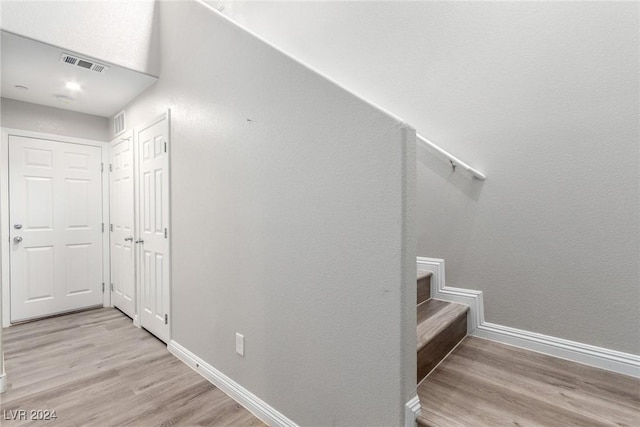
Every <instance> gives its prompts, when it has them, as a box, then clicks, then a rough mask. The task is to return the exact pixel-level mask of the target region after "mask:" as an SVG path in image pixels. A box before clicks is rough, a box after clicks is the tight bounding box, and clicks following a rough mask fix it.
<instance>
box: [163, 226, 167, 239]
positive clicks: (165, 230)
mask: <svg viewBox="0 0 640 427" xmlns="http://www.w3.org/2000/svg"><path fill="white" fill-rule="evenodd" d="M164 238H165V239H166V238H167V229H166V228H165V229H164Z"/></svg>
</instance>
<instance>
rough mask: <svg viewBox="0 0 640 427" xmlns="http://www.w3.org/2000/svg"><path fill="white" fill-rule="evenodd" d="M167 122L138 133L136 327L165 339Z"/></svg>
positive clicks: (167, 200) (167, 208)
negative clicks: (137, 315) (137, 308)
mask: <svg viewBox="0 0 640 427" xmlns="http://www.w3.org/2000/svg"><path fill="white" fill-rule="evenodd" d="M168 141H169V122H168V118H167V117H166V116H165V117H164V118H162V119H159V120H157V121H155V122H153V123H151V124H149V125H147V126H145V127H143V128H141V129H140V130H138V138H137V147H138V148H137V150H138V151H137V157H136V158H137V162H138V184H137V189H138V197H137V200H138V209H137V212H138V228H137V229H138V236H139V237H138V241H139V242H140V243H139V244H138V253H139V254H140V258H139V262H138V265H139V267H138V280H139V283H140V286H139V289H140V325H141V326H142V327H143V328H145V329H147V330H148V331H150V332H151V333H153V334H154V335H155V336H157V337H158V338H160V339H161V340H162V341H164V342H167V341H168V340H169V321H170V319H169V313H170V311H169V308H170V300H169V298H170V276H169V266H170V259H169V235H168V233H169V156H168Z"/></svg>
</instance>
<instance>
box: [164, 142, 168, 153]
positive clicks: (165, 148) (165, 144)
mask: <svg viewBox="0 0 640 427" xmlns="http://www.w3.org/2000/svg"><path fill="white" fill-rule="evenodd" d="M164 152H165V153H166V152H167V141H165V142H164Z"/></svg>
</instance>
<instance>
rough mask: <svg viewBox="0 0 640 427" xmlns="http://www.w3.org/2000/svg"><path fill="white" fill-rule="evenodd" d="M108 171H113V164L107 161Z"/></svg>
mask: <svg viewBox="0 0 640 427" xmlns="http://www.w3.org/2000/svg"><path fill="white" fill-rule="evenodd" d="M109 172H113V165H112V164H111V163H109Z"/></svg>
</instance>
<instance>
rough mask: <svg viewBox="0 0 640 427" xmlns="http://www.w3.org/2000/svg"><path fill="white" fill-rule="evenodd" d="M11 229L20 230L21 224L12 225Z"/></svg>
mask: <svg viewBox="0 0 640 427" xmlns="http://www.w3.org/2000/svg"><path fill="white" fill-rule="evenodd" d="M13 228H15V229H16V230H20V229H21V228H22V224H13Z"/></svg>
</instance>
